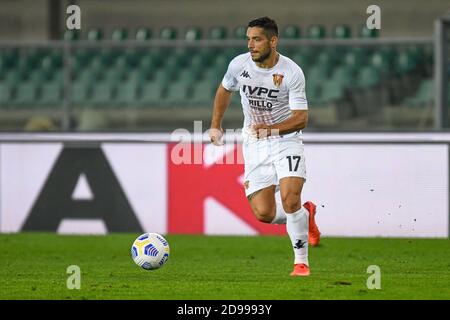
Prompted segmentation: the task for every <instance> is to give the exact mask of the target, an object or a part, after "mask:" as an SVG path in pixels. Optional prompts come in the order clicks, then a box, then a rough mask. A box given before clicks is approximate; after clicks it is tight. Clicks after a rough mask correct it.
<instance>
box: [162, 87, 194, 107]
mask: <svg viewBox="0 0 450 320" xmlns="http://www.w3.org/2000/svg"><path fill="white" fill-rule="evenodd" d="M191 85H192V84H191V83H189V82H185V81H177V82H173V83H171V84H170V85H169V86H168V88H167V97H166V99H165V103H166V104H167V105H169V106H179V107H187V106H188V105H187V103H188V100H189V94H190V92H191Z"/></svg>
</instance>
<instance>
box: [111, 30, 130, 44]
mask: <svg viewBox="0 0 450 320" xmlns="http://www.w3.org/2000/svg"><path fill="white" fill-rule="evenodd" d="M126 39H128V30H126V29H124V28H120V29H115V30H114V31H113V32H112V34H111V40H113V41H122V40H126Z"/></svg>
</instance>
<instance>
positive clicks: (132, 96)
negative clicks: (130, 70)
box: [116, 81, 141, 106]
mask: <svg viewBox="0 0 450 320" xmlns="http://www.w3.org/2000/svg"><path fill="white" fill-rule="evenodd" d="M140 83H141V82H136V81H126V82H124V83H121V84H119V85H118V86H117V95H116V103H117V104H118V105H123V106H133V105H135V104H136V102H137V101H138V100H139V94H140Z"/></svg>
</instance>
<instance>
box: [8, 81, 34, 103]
mask: <svg viewBox="0 0 450 320" xmlns="http://www.w3.org/2000/svg"><path fill="white" fill-rule="evenodd" d="M37 94H38V87H37V85H36V84H35V83H33V82H30V81H28V82H21V83H19V84H18V85H17V87H16V95H15V99H14V100H13V103H14V105H18V106H31V105H32V104H34V103H35V102H36V99H37Z"/></svg>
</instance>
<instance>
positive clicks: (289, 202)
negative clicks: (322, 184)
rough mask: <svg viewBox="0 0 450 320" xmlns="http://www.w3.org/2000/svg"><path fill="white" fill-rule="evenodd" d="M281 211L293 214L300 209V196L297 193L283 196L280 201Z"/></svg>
mask: <svg viewBox="0 0 450 320" xmlns="http://www.w3.org/2000/svg"><path fill="white" fill-rule="evenodd" d="M281 200H282V203H283V209H284V211H286V212H287V213H293V212H296V211H298V210H299V209H300V207H301V203H300V194H298V193H290V194H287V195H286V196H284V197H283V198H282V199H281Z"/></svg>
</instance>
